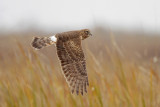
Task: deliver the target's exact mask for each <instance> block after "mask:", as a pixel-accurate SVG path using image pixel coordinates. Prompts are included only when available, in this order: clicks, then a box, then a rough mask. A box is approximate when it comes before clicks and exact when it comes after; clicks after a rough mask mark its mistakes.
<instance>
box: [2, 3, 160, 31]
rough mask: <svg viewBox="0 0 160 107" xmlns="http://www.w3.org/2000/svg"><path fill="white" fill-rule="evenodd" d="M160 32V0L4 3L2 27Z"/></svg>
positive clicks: (12, 28)
mask: <svg viewBox="0 0 160 107" xmlns="http://www.w3.org/2000/svg"><path fill="white" fill-rule="evenodd" d="M97 23H99V24H105V25H106V26H109V27H111V28H112V27H120V28H131V29H132V28H135V27H139V28H142V29H144V30H148V29H152V30H153V31H159V29H160V0H0V27H1V28H5V29H11V30H14V29H19V28H23V27H25V26H28V24H29V25H30V24H31V25H32V24H37V25H38V26H40V27H44V28H46V29H47V28H68V29H70V28H75V29H77V28H86V27H88V26H92V25H93V26H94V25H95V24H97Z"/></svg>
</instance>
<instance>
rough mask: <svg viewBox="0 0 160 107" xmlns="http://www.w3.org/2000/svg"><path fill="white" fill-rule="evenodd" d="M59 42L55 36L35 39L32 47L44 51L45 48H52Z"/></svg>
mask: <svg viewBox="0 0 160 107" xmlns="http://www.w3.org/2000/svg"><path fill="white" fill-rule="evenodd" d="M56 41H57V38H56V37H55V36H51V37H34V39H33V41H32V43H31V45H32V47H34V48H35V49H42V48H44V47H48V46H51V45H52V44H54V43H55V42H56Z"/></svg>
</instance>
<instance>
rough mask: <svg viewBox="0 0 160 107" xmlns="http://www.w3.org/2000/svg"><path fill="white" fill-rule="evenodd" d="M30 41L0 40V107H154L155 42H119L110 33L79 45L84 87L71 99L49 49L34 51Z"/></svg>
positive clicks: (158, 87) (159, 105)
mask: <svg viewBox="0 0 160 107" xmlns="http://www.w3.org/2000/svg"><path fill="white" fill-rule="evenodd" d="M32 36H33V35H29V36H10V37H1V43H0V48H1V49H0V106H1V107H54V106H57V107H62V106H64V107H76V106H79V107H93V106H95V107H160V78H159V74H158V72H159V71H160V69H159V66H158V65H159V61H157V58H159V56H158V47H159V46H160V44H159V41H160V38H158V37H145V36H143V37H135V38H136V39H128V38H134V37H128V38H126V37H124V38H126V39H123V40H120V39H118V38H119V37H116V36H115V37H116V38H114V36H113V34H111V35H110V37H109V38H105V37H94V38H89V39H88V40H86V41H84V46H83V48H84V50H85V54H86V59H87V70H88V75H89V82H90V86H89V88H88V94H85V95H84V96H81V95H79V96H77V95H72V94H71V93H70V90H69V88H68V86H67V83H66V82H65V79H64V77H63V75H62V73H61V69H60V65H59V61H58V59H57V57H56V54H55V53H56V52H55V51H56V50H55V47H54V46H52V47H48V48H46V49H43V50H40V51H39V52H38V51H35V50H33V49H32V48H31V47H30V45H29V43H30V41H31V37H32ZM13 37H15V38H16V39H13ZM151 38H152V39H153V40H152V41H151V42H148V41H149V40H151ZM116 40H117V41H116ZM140 40H141V42H138V41H140ZM106 41H108V42H107V43H106ZM109 41H110V42H109ZM136 41H137V42H136ZM143 42H145V45H143ZM130 48H131V49H130ZM146 49H147V53H146V52H145V50H146ZM131 50H133V51H131ZM138 50H140V51H138ZM153 50H154V51H153ZM156 50H157V51H156ZM151 51H152V52H151ZM158 60H159V59H158Z"/></svg>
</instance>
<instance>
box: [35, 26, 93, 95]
mask: <svg viewBox="0 0 160 107" xmlns="http://www.w3.org/2000/svg"><path fill="white" fill-rule="evenodd" d="M91 35H92V34H91V33H90V31H89V30H88V29H82V30H77V31H69V32H63V33H58V34H56V35H54V36H51V37H35V38H34V40H33V41H32V47H34V48H35V49H41V48H44V47H46V46H50V45H52V44H55V45H56V48H57V55H58V58H59V60H60V62H61V66H62V70H63V73H64V76H65V78H66V81H67V83H68V85H69V87H70V89H71V92H72V93H74V91H76V93H77V94H79V90H80V92H81V94H82V95H83V92H84V91H85V92H86V93H87V86H89V82H88V75H87V71H86V61H85V56H84V53H83V50H82V46H81V40H84V39H86V38H87V37H89V36H91Z"/></svg>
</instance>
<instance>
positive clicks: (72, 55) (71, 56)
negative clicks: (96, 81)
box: [56, 38, 89, 95]
mask: <svg viewBox="0 0 160 107" xmlns="http://www.w3.org/2000/svg"><path fill="white" fill-rule="evenodd" d="M63 39H64V38H59V39H58V41H57V43H56V47H57V54H58V57H59V59H60V61H61V66H62V70H63V73H64V76H65V78H66V80H67V82H68V84H69V86H70V88H71V92H72V93H74V91H76V93H77V94H79V90H80V91H81V94H82V95H83V92H84V91H85V92H86V93H87V88H86V87H87V86H89V83H88V76H87V71H86V61H85V57H84V53H83V50H82V46H81V39H80V38H73V39H70V40H63Z"/></svg>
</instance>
